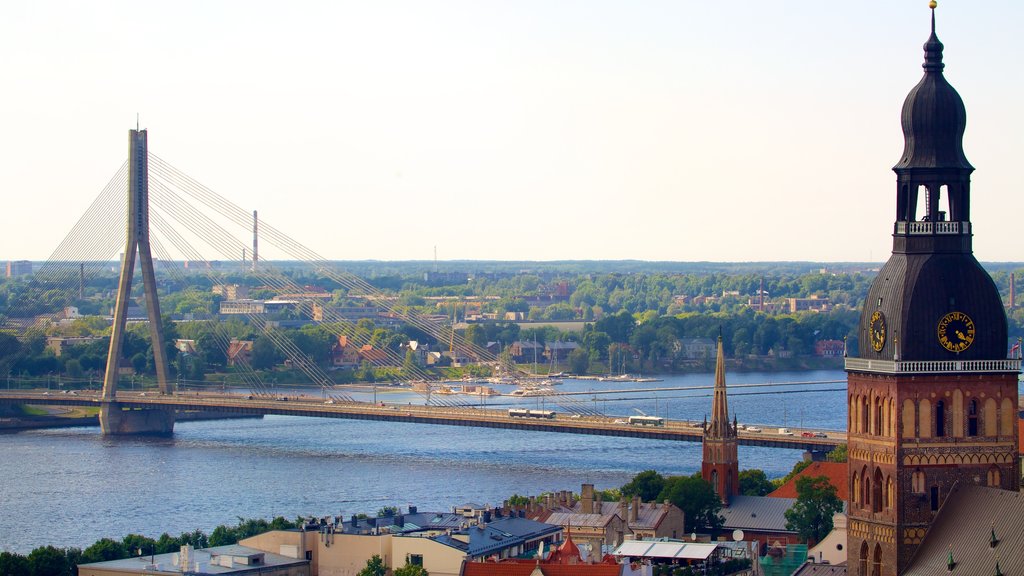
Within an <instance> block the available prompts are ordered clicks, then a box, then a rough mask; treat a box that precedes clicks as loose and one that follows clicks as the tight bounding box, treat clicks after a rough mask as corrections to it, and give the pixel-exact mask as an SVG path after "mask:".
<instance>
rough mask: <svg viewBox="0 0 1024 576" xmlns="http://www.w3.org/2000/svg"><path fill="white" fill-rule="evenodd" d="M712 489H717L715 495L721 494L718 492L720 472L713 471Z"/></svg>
mask: <svg viewBox="0 0 1024 576" xmlns="http://www.w3.org/2000/svg"><path fill="white" fill-rule="evenodd" d="M711 487H712V488H714V489H715V494H719V493H720V492H719V490H718V470H712V471H711Z"/></svg>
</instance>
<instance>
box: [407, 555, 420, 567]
mask: <svg viewBox="0 0 1024 576" xmlns="http://www.w3.org/2000/svg"><path fill="white" fill-rule="evenodd" d="M409 564H411V565H413V566H423V554H409Z"/></svg>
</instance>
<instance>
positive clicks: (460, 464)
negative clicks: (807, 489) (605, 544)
mask: <svg viewBox="0 0 1024 576" xmlns="http://www.w3.org/2000/svg"><path fill="white" fill-rule="evenodd" d="M845 376H846V375H845V373H844V372H843V371H841V370H820V371H810V372H776V373H757V372H754V373H736V374H728V375H727V380H728V384H729V408H730V413H734V414H736V415H737V416H738V418H739V421H740V422H741V423H745V424H760V425H762V426H763V427H765V428H766V429H767V428H768V427H778V426H783V425H785V426H790V427H799V426H801V425H803V426H806V427H808V428H822V429H833V430H845V428H846V403H845ZM830 381H842V382H838V383H837V382H830ZM790 382H799V383H801V384H787V385H782V386H779V385H773V386H749V387H748V386H744V385H746V384H769V383H771V384H779V383H790ZM812 382H813V383H812ZM712 383H713V375H711V374H692V375H685V376H670V377H666V378H665V379H664V380H663V381H661V382H655V383H648V382H628V383H627V382H594V381H586V380H566V381H565V383H564V384H563V385H561V386H558V387H557V391H559V392H569V391H577V392H587V391H590V390H595V391H608V390H624V389H640V388H642V389H650V388H657V389H658V390H657V391H655V392H635V393H626V392H621V393H618V392H616V393H610V394H600V395H597V394H589V393H588V394H583V395H580V396H574V397H572V398H574V401H575V402H578V403H579V404H578V405H579V406H585V407H587V408H589V409H597V410H600V411H601V412H604V413H606V414H609V415H621V416H628V415H632V414H637V413H638V411H642V412H643V413H646V414H649V415H654V414H657V415H659V416H664V417H667V418H673V419H685V420H702V419H703V418H704V415H705V414H707V413H709V412H710V410H711V390H710V389H691V390H667V389H668V388H677V387H688V388H694V387H701V386H710V385H711V384H712ZM496 388H498V389H499V390H500V391H503V392H508V391H510V390H511V388H508V387H496ZM352 396H355V397H356V398H357V399H365V400H372V399H373V392H371V391H366V392H358V393H352ZM376 398H377V399H378V400H383V401H385V402H395V403H406V402H416V401H419V402H421V403H422V399H420V398H419V397H418V396H415V395H414V394H412V393H410V392H408V391H394V390H386V389H378V390H377V391H376ZM444 401H462V402H467V403H473V402H474V401H473V400H471V399H470V398H469V397H465V396H447V397H445V398H444ZM475 402H476V403H477V404H479V403H480V400H476V401H475ZM563 403H564V402H563ZM486 405H487V406H489V407H492V408H504V407H505V406H509V405H522V406H524V407H544V408H548V409H556V410H559V409H560V408H559V407H558V406H552V403H551V401H550V400H549V399H545V400H539V399H537V398H528V399H521V398H507V397H500V398H499V397H492V398H488V399H486ZM739 456H740V468H741V469H747V468H760V469H762V470H765V472H767V473H768V476H769V477H777V476H782V475H785V474H786V473H787V472H788V471H789V470H790V469H791V468H792V466H793V464H794V463H796V462H797V461H798V460H799V459H800V458H801V456H802V454H801V452H799V451H796V450H784V449H777V448H755V447H744V446H741V447H740V452H739ZM700 459H701V446H700V444H697V443H687V442H666V441H657V440H641V439H630V438H611V437H601V436H584V435H574V434H559V433H544V432H525V431H516V430H492V429H487V428H466V427H453V426H437V425H427V424H405V423H387V422H366V421H358V420H337V419H320V418H301V417H284V416H268V417H266V418H264V419H262V420H256V419H245V420H218V421H207V422H182V423H178V424H176V425H175V431H174V436H173V437H171V438H142V437H128V438H110V437H103V436H101V435H100V432H99V429H98V428H96V427H93V428H72V429H56V430H38V431H27V432H19V433H11V434H0V550H10V551H15V552H19V553H27V552H29V551H30V550H31V549H33V548H35V547H38V546H43V545H46V544H53V545H55V546H60V547H64V546H77V547H83V548H84V547H86V546H88V545H90V544H92V543H93V542H95V541H96V540H97V539H99V538H102V537H113V538H117V539H120V538H121V537H123V536H124V535H125V534H128V533H139V534H144V535H147V536H151V537H156V536H159V535H160V534H161V533H162V532H168V533H170V534H173V535H177V534H180V533H182V532H185V531H191V530H195V529H200V530H203V531H204V532H206V533H209V532H210V531H211V530H212V529H213V528H214V527H215V526H216V525H218V524H234V523H236V522H237V519H238V518H239V517H244V518H269V517H271V516H277V515H281V516H285V517H288V518H294V517H296V516H300V515H303V516H310V515H317V516H323V515H328V514H331V515H339V514H340V515H345V516H349V515H351V514H356V513H361V512H362V513H367V514H371V515H372V514H374V513H375V512H376V511H377V510H378V509H379V508H381V507H382V506H386V505H396V506H402V507H403V508H404V507H406V506H408V505H409V504H412V505H416V506H418V507H419V509H420V510H450V509H451V507H452V506H454V505H459V504H463V503H466V502H475V503H479V504H491V505H495V504H500V503H501V501H502V500H503V499H505V498H507V497H508V496H509V495H511V494H521V495H536V494H539V493H541V492H544V491H551V490H573V491H575V492H578V491H579V489H580V484H582V483H593V484H594V485H595V486H596V487H597V488H598V489H607V488H615V487H619V486H621V485H622V484H624V483H626V482H628V481H629V480H630V479H631V478H632V477H633V476H634V475H635V474H636V473H638V472H641V471H643V470H649V469H654V470H657V471H658V472H660V473H662V474H664V475H672V474H692V473H693V472H696V471H698V470H700Z"/></svg>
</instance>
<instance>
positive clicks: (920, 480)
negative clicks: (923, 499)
mask: <svg viewBox="0 0 1024 576" xmlns="http://www.w3.org/2000/svg"><path fill="white" fill-rule="evenodd" d="M910 487H911V490H913V492H914V494H924V472H923V471H921V469H920V468H919V469H917V470H914V473H913V474H911V475H910Z"/></svg>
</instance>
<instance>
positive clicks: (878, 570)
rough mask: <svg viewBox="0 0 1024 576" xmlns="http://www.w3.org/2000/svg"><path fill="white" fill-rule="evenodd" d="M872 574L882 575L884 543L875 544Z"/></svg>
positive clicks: (873, 575)
mask: <svg viewBox="0 0 1024 576" xmlns="http://www.w3.org/2000/svg"><path fill="white" fill-rule="evenodd" d="M871 576H882V545H881V544H877V543H876V544H875V555H874V558H872V559H871Z"/></svg>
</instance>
